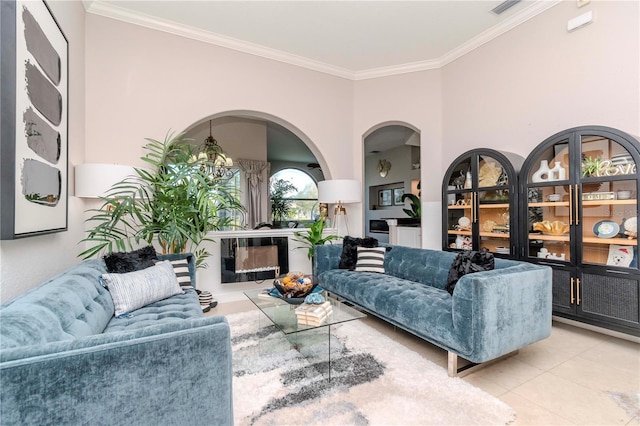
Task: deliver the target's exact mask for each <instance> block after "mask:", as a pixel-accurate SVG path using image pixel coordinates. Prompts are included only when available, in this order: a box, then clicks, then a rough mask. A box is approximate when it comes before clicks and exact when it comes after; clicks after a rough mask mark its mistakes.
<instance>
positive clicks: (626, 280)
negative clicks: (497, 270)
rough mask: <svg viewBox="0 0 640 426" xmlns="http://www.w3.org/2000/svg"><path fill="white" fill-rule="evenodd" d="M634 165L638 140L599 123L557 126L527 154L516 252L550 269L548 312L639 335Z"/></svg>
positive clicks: (639, 150) (639, 278)
mask: <svg viewBox="0 0 640 426" xmlns="http://www.w3.org/2000/svg"><path fill="white" fill-rule="evenodd" d="M637 164H640V143H639V142H638V141H637V140H636V139H635V138H633V137H631V136H630V135H627V134H625V133H623V132H620V131H617V130H615V129H610V128H605V127H599V126H586V127H578V128H574V129H569V130H566V131H563V132H560V133H558V134H556V135H554V136H552V137H550V138H548V139H547V140H546V141H544V142H543V143H542V144H540V145H539V146H538V147H537V148H536V149H535V150H534V151H533V152H532V153H531V155H529V157H528V158H527V159H526V161H525V163H524V165H523V167H522V170H521V172H520V192H521V194H523V196H521V206H520V215H521V218H520V221H521V223H522V224H523V231H524V232H523V234H522V235H521V237H520V241H521V242H522V244H521V258H522V259H523V260H527V261H530V262H535V263H541V264H546V265H549V266H551V267H552V268H553V269H554V271H553V297H554V314H555V315H558V316H563V317H566V318H570V319H574V320H577V321H583V322H588V323H590V324H593V325H598V326H602V327H607V328H611V329H614V330H617V331H622V332H626V333H630V334H634V335H640V306H639V301H640V271H639V269H638V239H637V216H638V202H637V194H638V190H639V189H640V187H639V185H640V179H639V178H638V173H637V166H636V165H637ZM524 194H526V196H525V195H524ZM626 228H629V229H626ZM634 230H635V233H634ZM625 232H626V234H625Z"/></svg>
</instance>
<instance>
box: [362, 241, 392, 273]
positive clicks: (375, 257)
mask: <svg viewBox="0 0 640 426" xmlns="http://www.w3.org/2000/svg"><path fill="white" fill-rule="evenodd" d="M386 251H387V249H386V248H385V247H371V248H368V247H358V262H357V263H356V269H355V270H356V271H358V272H376V273H378V274H384V254H385V252H386Z"/></svg>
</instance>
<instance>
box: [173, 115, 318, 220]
mask: <svg viewBox="0 0 640 426" xmlns="http://www.w3.org/2000/svg"><path fill="white" fill-rule="evenodd" d="M184 133H185V136H186V137H187V138H189V139H191V140H192V142H191V143H192V144H193V145H196V146H202V145H203V144H204V140H205V139H206V138H207V137H209V136H210V135H211V136H213V138H214V139H215V140H216V142H217V143H218V145H219V146H220V147H221V148H222V150H223V151H224V153H225V155H227V156H228V157H230V158H231V159H232V160H233V162H234V166H235V167H236V168H237V169H238V170H239V174H238V175H237V176H238V177H237V178H236V179H237V180H236V185H237V188H238V189H239V193H240V202H241V203H242V204H243V205H244V206H245V207H246V208H247V213H246V214H245V215H244V217H243V218H241V219H240V218H239V219H238V221H239V222H241V223H242V225H243V227H244V228H249V229H251V228H254V227H255V226H257V225H258V224H260V223H273V222H274V221H276V220H278V221H279V222H280V221H281V219H277V218H275V217H273V215H272V213H276V212H275V211H274V212H272V211H271V202H270V198H271V195H272V194H271V192H270V178H271V177H272V176H273V175H274V174H275V173H277V172H279V171H282V170H287V169H289V170H291V169H293V170H299V171H301V172H303V173H305V174H306V175H308V176H310V177H311V179H312V180H313V181H315V183H316V185H317V182H318V181H321V180H324V179H325V175H324V172H323V169H324V170H326V169H327V167H326V160H325V159H324V156H323V155H322V154H321V153H320V152H319V149H318V147H317V145H316V144H315V143H314V142H313V141H312V140H311V138H309V137H308V136H307V135H306V134H305V133H304V132H303V131H301V130H300V129H299V128H298V127H297V126H295V125H293V124H292V123H290V122H288V121H287V120H284V119H282V118H280V117H277V116H275V115H273V114H269V113H264V112H260V111H252V110H229V111H224V112H219V113H215V114H211V115H208V116H205V117H203V118H201V119H199V120H197V121H195V122H193V123H192V124H190V125H189V126H188V127H187V128H186V129H185V131H184ZM258 163H259V166H258V165H257V164H258ZM249 164H250V166H249V167H251V168H254V167H258V168H259V169H260V170H259V172H256V173H254V172H248V169H247V166H248V165H249ZM298 189H300V188H298ZM294 210H295V212H298V213H299V214H298V215H297V216H300V217H302V216H304V217H305V221H308V220H307V219H309V218H306V215H304V214H302V213H303V209H302V208H300V209H297V210H296V209H294ZM298 210H300V211H298ZM297 216H296V217H297ZM309 217H311V215H309ZM300 220H302V219H300ZM279 222H278V223H279Z"/></svg>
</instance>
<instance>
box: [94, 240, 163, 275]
mask: <svg viewBox="0 0 640 426" xmlns="http://www.w3.org/2000/svg"><path fill="white" fill-rule="evenodd" d="M157 258H158V255H157V254H156V250H155V249H154V248H153V247H151V246H147V247H142V248H141V249H138V250H134V251H130V252H116V253H109V254H107V255H105V256H104V257H103V259H104V263H105V265H106V266H107V272H109V273H116V274H124V273H127V272H133V271H139V270H141V269H145V268H148V267H150V266H153V265H154V264H155V262H154V260H155V259H157Z"/></svg>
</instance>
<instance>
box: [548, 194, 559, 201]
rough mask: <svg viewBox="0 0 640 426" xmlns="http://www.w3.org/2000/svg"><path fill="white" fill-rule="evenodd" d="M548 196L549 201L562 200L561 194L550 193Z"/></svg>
mask: <svg viewBox="0 0 640 426" xmlns="http://www.w3.org/2000/svg"><path fill="white" fill-rule="evenodd" d="M548 198H549V201H560V200H561V199H562V196H561V195H560V194H550V195H549V197H548Z"/></svg>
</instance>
